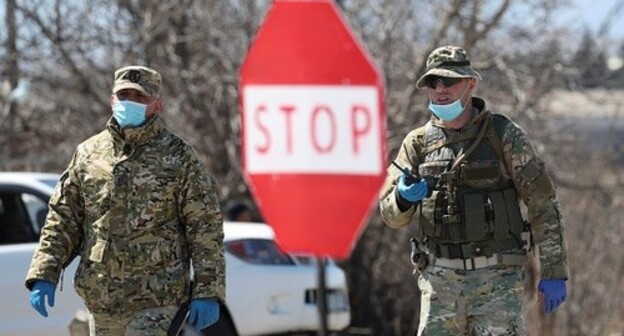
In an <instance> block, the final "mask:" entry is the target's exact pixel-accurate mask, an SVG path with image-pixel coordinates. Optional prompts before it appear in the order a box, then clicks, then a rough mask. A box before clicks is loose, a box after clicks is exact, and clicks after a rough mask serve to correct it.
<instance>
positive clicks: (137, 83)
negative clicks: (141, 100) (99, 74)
mask: <svg viewBox="0 0 624 336" xmlns="http://www.w3.org/2000/svg"><path fill="white" fill-rule="evenodd" d="M161 83H162V77H161V75H160V73H159V72H158V71H156V70H154V69H151V68H148V67H144V66H140V65H130V66H125V67H122V68H119V69H117V70H116V71H115V81H114V84H113V93H115V92H117V91H119V90H123V89H135V90H139V91H141V92H143V93H145V94H146V95H148V96H156V95H158V94H159V92H160V85H161Z"/></svg>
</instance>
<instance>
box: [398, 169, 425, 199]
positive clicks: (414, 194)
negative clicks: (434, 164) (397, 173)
mask: <svg viewBox="0 0 624 336" xmlns="http://www.w3.org/2000/svg"><path fill="white" fill-rule="evenodd" d="M397 190H398V192H399V196H400V197H402V198H403V199H404V200H406V201H408V202H411V203H418V202H420V201H422V199H423V198H425V196H427V192H428V191H429V188H428V187H427V181H425V180H424V179H419V180H418V181H414V178H413V176H412V175H408V174H406V173H405V172H404V173H403V174H401V177H399V183H398V185H397Z"/></svg>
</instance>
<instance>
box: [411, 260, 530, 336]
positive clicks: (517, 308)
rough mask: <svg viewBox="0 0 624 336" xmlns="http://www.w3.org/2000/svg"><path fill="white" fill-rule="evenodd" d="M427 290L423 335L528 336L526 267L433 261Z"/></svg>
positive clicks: (422, 283) (424, 278)
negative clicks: (468, 266) (469, 267)
mask: <svg viewBox="0 0 624 336" xmlns="http://www.w3.org/2000/svg"><path fill="white" fill-rule="evenodd" d="M418 287H419V288H420V291H421V299H420V300H421V303H420V324H419V326H418V336H421V335H424V336H432V335H434V336H442V335H449V336H456V335H470V336H473V335H474V336H476V335H525V333H526V331H525V325H524V318H523V300H524V267H523V266H519V265H513V266H509V265H497V266H493V267H487V268H483V269H478V270H473V271H463V270H455V269H449V268H443V267H438V266H428V267H427V268H425V269H424V270H423V272H422V273H421V274H420V276H419V278H418Z"/></svg>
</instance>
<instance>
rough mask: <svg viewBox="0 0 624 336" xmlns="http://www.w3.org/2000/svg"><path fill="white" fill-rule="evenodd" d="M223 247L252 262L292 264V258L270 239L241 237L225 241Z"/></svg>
mask: <svg viewBox="0 0 624 336" xmlns="http://www.w3.org/2000/svg"><path fill="white" fill-rule="evenodd" d="M225 249H226V250H227V251H229V252H230V253H232V254H234V255H235V256H237V257H238V258H240V259H242V260H245V261H247V262H249V263H252V264H263V265H294V264H295V263H294V262H293V260H292V259H291V258H290V257H289V256H288V255H287V254H286V253H284V252H283V251H282V250H281V249H280V248H279V247H278V246H277V245H276V244H275V242H274V241H272V240H268V239H241V240H234V241H230V242H227V243H225Z"/></svg>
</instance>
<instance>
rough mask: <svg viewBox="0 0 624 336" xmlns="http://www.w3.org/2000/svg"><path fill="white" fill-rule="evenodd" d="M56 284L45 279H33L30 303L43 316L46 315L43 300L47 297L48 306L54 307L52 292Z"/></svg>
mask: <svg viewBox="0 0 624 336" xmlns="http://www.w3.org/2000/svg"><path fill="white" fill-rule="evenodd" d="M55 291H56V286H55V285H54V284H53V283H51V282H49V281H45V280H37V281H35V283H34V285H33V287H32V290H31V291H30V304H31V305H32V306H33V308H35V310H36V311H38V312H39V314H41V315H42V316H43V317H48V312H47V311H46V306H45V300H46V297H47V298H48V304H49V305H50V307H54V292H55Z"/></svg>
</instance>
